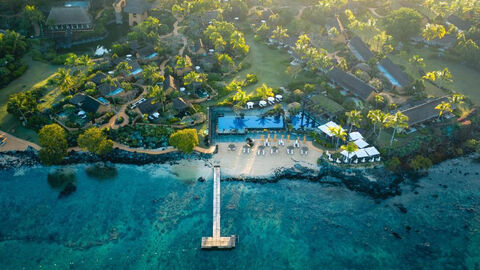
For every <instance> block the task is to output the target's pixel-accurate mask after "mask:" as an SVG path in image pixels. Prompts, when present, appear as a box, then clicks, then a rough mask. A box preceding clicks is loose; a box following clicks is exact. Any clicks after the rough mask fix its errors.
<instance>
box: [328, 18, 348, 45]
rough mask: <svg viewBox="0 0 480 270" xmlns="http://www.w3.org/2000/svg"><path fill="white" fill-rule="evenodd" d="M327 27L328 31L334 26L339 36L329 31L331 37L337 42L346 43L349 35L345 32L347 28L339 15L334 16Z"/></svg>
mask: <svg viewBox="0 0 480 270" xmlns="http://www.w3.org/2000/svg"><path fill="white" fill-rule="evenodd" d="M325 28H326V29H327V31H329V30H330V29H332V28H335V29H336V30H337V32H338V35H337V36H334V35H332V34H331V33H329V34H328V35H329V37H330V38H332V39H333V40H334V41H335V42H336V43H345V42H346V39H347V36H346V33H345V28H344V27H343V24H342V21H341V20H340V17H339V16H335V17H334V18H331V19H330V20H329V21H328V22H327V24H326V25H325Z"/></svg>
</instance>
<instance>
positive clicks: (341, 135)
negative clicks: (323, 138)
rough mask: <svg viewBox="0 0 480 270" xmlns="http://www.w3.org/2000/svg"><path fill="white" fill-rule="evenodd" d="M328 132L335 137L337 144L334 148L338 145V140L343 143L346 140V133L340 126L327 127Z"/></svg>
mask: <svg viewBox="0 0 480 270" xmlns="http://www.w3.org/2000/svg"><path fill="white" fill-rule="evenodd" d="M328 131H330V133H332V134H333V136H335V137H337V142H336V144H335V148H337V147H338V143H339V141H340V139H342V141H345V140H346V138H347V132H345V130H344V129H343V128H342V126H336V127H328Z"/></svg>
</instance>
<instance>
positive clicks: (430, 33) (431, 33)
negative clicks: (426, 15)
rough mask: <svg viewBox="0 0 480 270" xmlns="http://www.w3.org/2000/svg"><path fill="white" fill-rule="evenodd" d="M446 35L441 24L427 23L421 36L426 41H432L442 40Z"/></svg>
mask: <svg viewBox="0 0 480 270" xmlns="http://www.w3.org/2000/svg"><path fill="white" fill-rule="evenodd" d="M446 33H447V30H446V29H445V26H443V25H441V24H434V23H427V25H425V28H424V29H423V33H422V36H423V38H425V39H426V40H433V39H436V38H438V39H442V38H443V37H444V36H445V34H446Z"/></svg>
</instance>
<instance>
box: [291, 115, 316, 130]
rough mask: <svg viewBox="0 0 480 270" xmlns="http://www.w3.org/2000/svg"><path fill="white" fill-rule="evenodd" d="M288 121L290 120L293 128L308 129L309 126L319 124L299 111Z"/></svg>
mask: <svg viewBox="0 0 480 270" xmlns="http://www.w3.org/2000/svg"><path fill="white" fill-rule="evenodd" d="M290 121H291V122H292V126H293V128H294V129H296V130H299V129H304V128H305V129H309V128H316V127H318V126H320V124H319V123H317V122H315V120H313V119H312V118H310V117H309V116H307V115H306V114H303V113H299V114H297V115H295V116H292V117H291V118H290Z"/></svg>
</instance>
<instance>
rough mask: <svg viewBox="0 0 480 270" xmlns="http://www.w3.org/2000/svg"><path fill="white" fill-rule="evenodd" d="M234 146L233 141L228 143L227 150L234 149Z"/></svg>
mask: <svg viewBox="0 0 480 270" xmlns="http://www.w3.org/2000/svg"><path fill="white" fill-rule="evenodd" d="M236 148H237V147H235V144H233V143H231V144H229V145H228V150H230V151H235V149H236Z"/></svg>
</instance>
